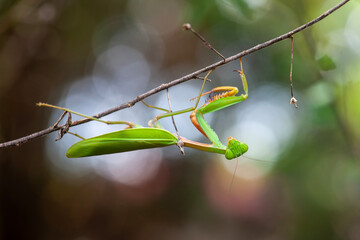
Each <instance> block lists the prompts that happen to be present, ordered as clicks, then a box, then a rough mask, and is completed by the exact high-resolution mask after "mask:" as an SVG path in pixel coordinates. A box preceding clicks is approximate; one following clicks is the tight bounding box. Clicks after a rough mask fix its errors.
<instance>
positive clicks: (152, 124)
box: [142, 69, 214, 127]
mask: <svg viewBox="0 0 360 240" xmlns="http://www.w3.org/2000/svg"><path fill="white" fill-rule="evenodd" d="M212 71H214V69H211V70H210V71H209V72H208V73H207V74H206V76H205V77H204V81H203V84H202V86H201V89H200V93H199V95H198V97H197V101H196V103H195V106H194V107H190V108H186V109H183V110H178V111H174V112H172V111H169V110H167V109H164V108H159V107H155V106H152V105H149V104H147V103H145V102H144V101H142V102H143V103H144V104H145V105H146V106H147V107H150V108H154V109H158V110H161V111H165V112H166V113H164V114H160V115H157V116H155V117H154V118H153V119H151V120H150V121H149V122H148V125H149V127H154V125H155V126H156V125H158V124H157V122H158V120H160V119H162V118H166V117H171V116H176V115H179V114H183V113H187V112H192V111H194V110H195V109H196V108H197V106H198V105H199V101H200V97H201V96H202V92H203V90H204V86H205V83H206V81H207V78H208V77H209V75H210V73H211V72H212Z"/></svg>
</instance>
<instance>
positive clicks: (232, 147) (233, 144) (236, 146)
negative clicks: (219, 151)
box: [225, 137, 249, 160]
mask: <svg viewBox="0 0 360 240" xmlns="http://www.w3.org/2000/svg"><path fill="white" fill-rule="evenodd" d="M248 149H249V147H248V145H246V144H245V143H242V142H239V141H238V140H236V139H235V138H233V137H229V140H228V146H227V149H226V152H225V157H226V159H228V160H231V159H234V158H237V157H239V156H241V155H243V154H244V153H246V152H247V150H248Z"/></svg>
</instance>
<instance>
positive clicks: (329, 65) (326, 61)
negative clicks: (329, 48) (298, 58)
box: [317, 54, 336, 71]
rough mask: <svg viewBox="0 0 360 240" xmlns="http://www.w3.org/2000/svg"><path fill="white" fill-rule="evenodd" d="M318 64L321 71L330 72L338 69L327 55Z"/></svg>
mask: <svg viewBox="0 0 360 240" xmlns="http://www.w3.org/2000/svg"><path fill="white" fill-rule="evenodd" d="M317 63H318V65H319V67H320V69H321V70H323V71H329V70H332V69H335V68H336V65H335V63H334V61H333V60H332V58H331V57H329V55H327V54H325V55H324V56H322V57H321V58H319V59H318V60H317Z"/></svg>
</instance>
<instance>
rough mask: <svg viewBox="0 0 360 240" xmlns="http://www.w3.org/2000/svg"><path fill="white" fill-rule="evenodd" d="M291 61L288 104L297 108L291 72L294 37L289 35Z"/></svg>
mask: <svg viewBox="0 0 360 240" xmlns="http://www.w3.org/2000/svg"><path fill="white" fill-rule="evenodd" d="M290 38H291V61H290V90H291V99H290V104H294V106H295V108H298V106H297V104H296V103H297V100H296V98H295V97H294V89H293V79H292V73H293V64H294V37H293V36H291V37H290Z"/></svg>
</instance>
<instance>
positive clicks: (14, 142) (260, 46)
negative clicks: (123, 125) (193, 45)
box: [0, 0, 350, 148]
mask: <svg viewBox="0 0 360 240" xmlns="http://www.w3.org/2000/svg"><path fill="white" fill-rule="evenodd" d="M349 1H350V0H343V1H341V2H340V3H339V4H337V5H336V6H334V7H332V8H331V9H329V10H328V11H326V12H324V13H323V14H321V15H320V16H319V17H317V18H315V19H313V20H312V21H310V22H308V23H306V24H304V25H302V26H300V27H298V28H296V29H294V30H292V31H290V32H288V33H285V34H283V35H281V36H278V37H276V38H273V39H271V40H269V41H266V42H264V43H261V44H258V45H256V46H254V47H252V48H249V49H247V50H245V51H242V52H240V53H237V54H235V55H233V56H231V57H228V58H226V59H225V60H222V61H219V62H216V63H213V64H211V65H209V66H206V67H204V68H202V69H199V70H197V71H195V72H193V73H190V74H188V75H185V76H183V77H181V78H178V79H175V80H173V81H171V82H169V83H166V84H162V85H160V86H158V87H156V88H154V89H151V90H150V91H148V92H146V93H143V94H141V95H140V96H138V97H136V98H134V99H132V100H130V101H129V102H127V103H124V104H121V105H119V106H116V107H113V108H110V109H108V110H106V111H104V112H102V113H99V114H96V115H94V116H93V117H94V118H101V117H103V116H106V115H109V114H110V113H113V112H116V111H119V110H122V109H125V108H129V107H132V106H133V105H134V104H136V103H137V102H139V101H141V100H143V99H145V98H147V97H149V96H151V95H154V94H155V93H158V92H160V91H163V90H165V89H168V88H170V87H173V86H175V85H177V84H180V83H183V82H186V81H189V80H191V79H193V78H196V77H197V76H198V75H200V74H201V73H204V72H207V71H209V70H210V69H214V68H216V67H219V66H221V65H224V64H227V63H229V62H232V61H234V60H236V59H239V58H241V57H243V56H246V55H249V54H250V53H253V52H256V51H259V50H260V49H263V48H266V47H268V46H270V45H273V44H275V43H277V42H280V41H282V40H285V39H287V38H290V37H291V36H292V35H294V34H296V33H298V32H300V31H302V30H304V29H306V28H308V27H310V26H312V25H314V24H315V23H317V22H319V21H321V20H322V19H324V18H325V17H327V16H329V15H330V14H331V13H333V12H334V11H336V10H337V9H339V8H340V7H342V6H343V5H344V4H346V3H347V2H349ZM89 121H91V120H90V119H88V118H84V119H80V120H78V121H74V122H72V124H71V125H70V126H71V127H73V126H76V125H79V124H83V123H86V122H89ZM62 127H64V126H62V125H61V126H57V127H53V126H51V127H49V128H47V129H44V130H41V131H39V132H36V133H33V134H30V135H28V136H25V137H22V138H19V139H16V140H12V141H9V142H4V143H1V144H0V148H5V147H9V146H19V145H20V144H22V143H25V142H27V141H29V140H31V139H34V138H38V137H41V136H44V135H46V134H49V133H51V132H54V131H57V130H59V129H60V128H62Z"/></svg>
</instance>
